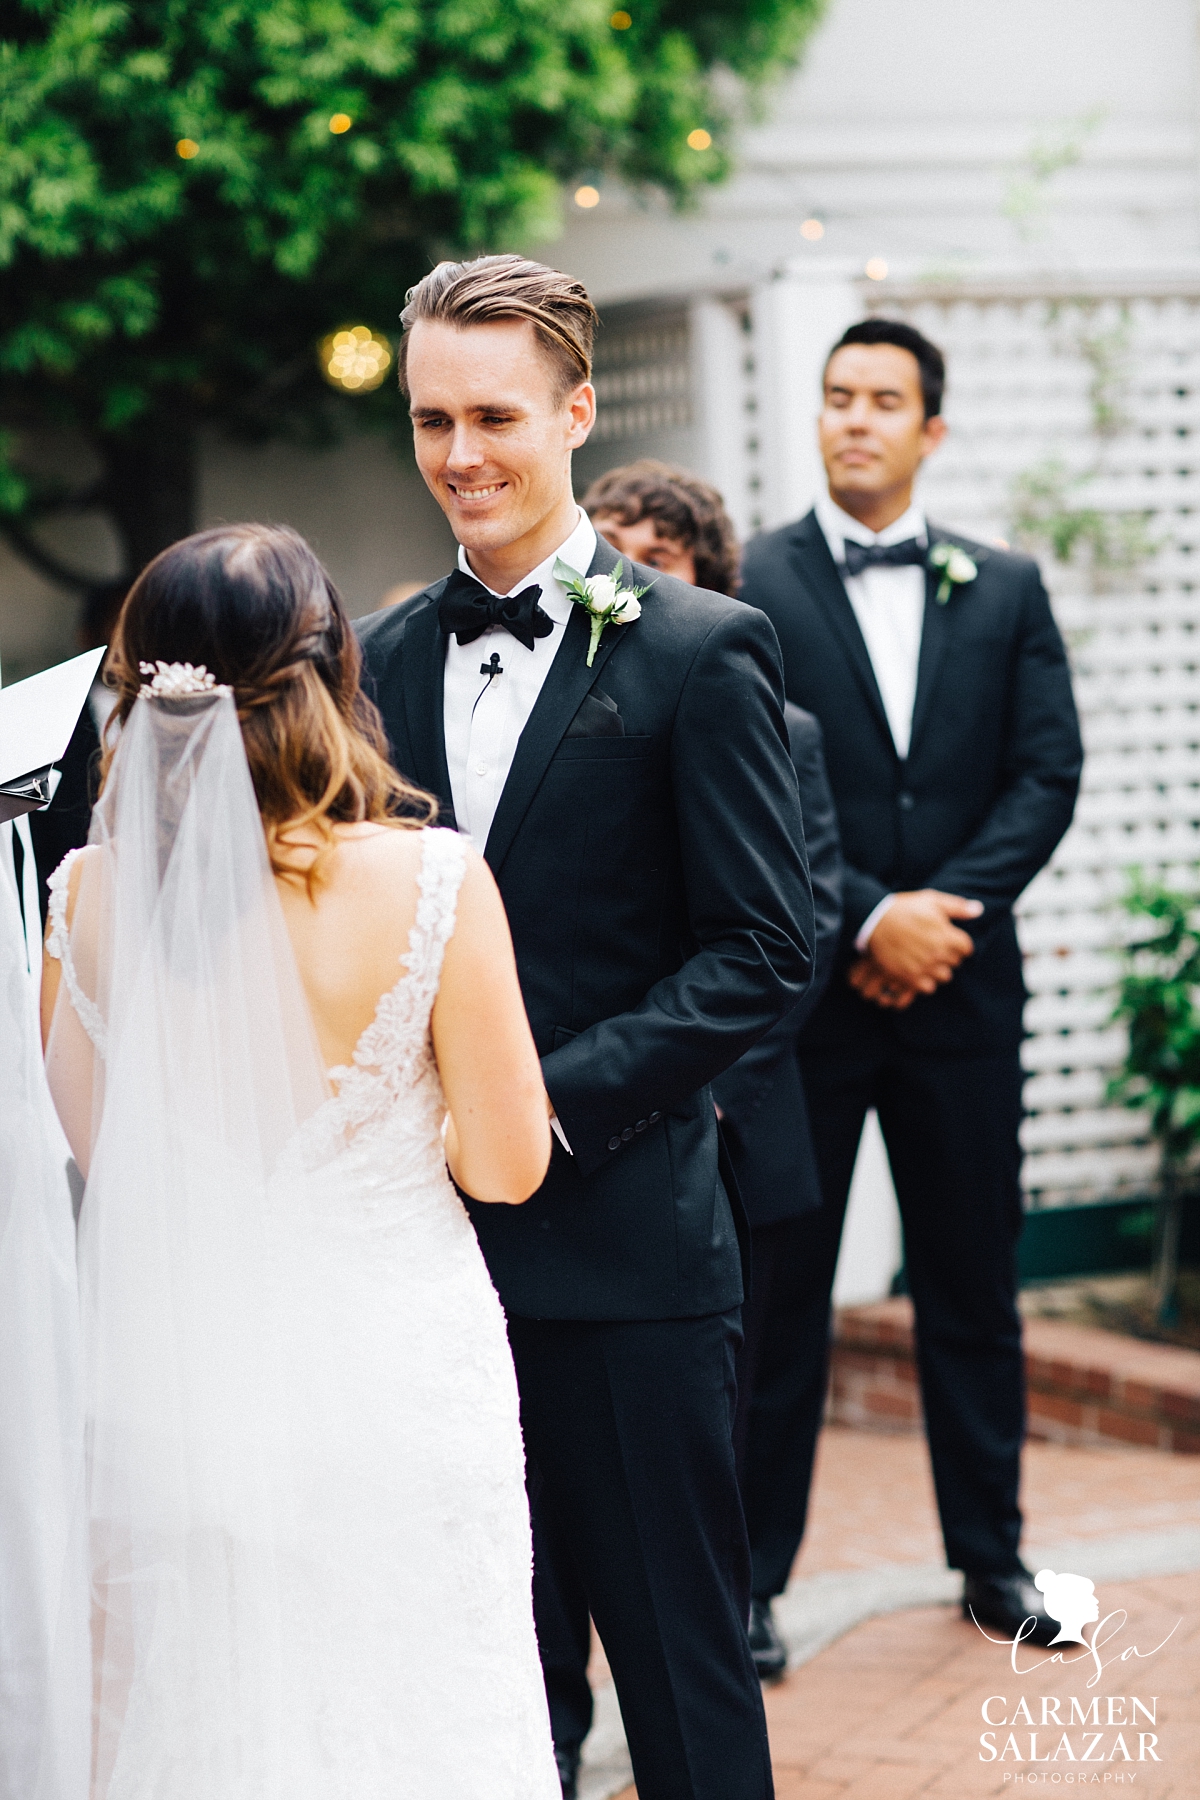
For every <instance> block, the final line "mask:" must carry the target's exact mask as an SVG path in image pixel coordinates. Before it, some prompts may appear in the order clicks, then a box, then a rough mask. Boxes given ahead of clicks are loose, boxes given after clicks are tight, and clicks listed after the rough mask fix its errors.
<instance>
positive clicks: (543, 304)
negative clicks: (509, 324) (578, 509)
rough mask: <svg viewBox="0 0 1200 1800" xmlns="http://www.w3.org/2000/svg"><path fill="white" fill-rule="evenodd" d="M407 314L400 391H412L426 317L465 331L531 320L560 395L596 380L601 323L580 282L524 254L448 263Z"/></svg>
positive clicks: (419, 291)
mask: <svg viewBox="0 0 1200 1800" xmlns="http://www.w3.org/2000/svg"><path fill="white" fill-rule="evenodd" d="M405 298H406V302H407V303H406V305H405V308H404V311H403V312H402V313H401V314H400V324H401V327H402V329H403V331H404V336H403V337H402V338H401V340H400V355H399V358H398V363H399V373H400V391H401V393H402V394H405V395H407V393H408V372H407V363H408V334H409V333H410V332H411V330H412V328H413V326H414V325H415V324H416V323H417V321H418V320H419V319H430V320H432V319H438V320H440V321H441V322H442V323H443V324H446V325H454V326H457V327H459V328H460V329H461V328H463V327H464V326H468V325H491V324H494V323H495V322H496V321H497V320H499V319H524V320H525V321H526V322H527V323H528V324H530V325H532V326H533V331H534V336H535V337H536V338H537V341H538V344H539V345H540V347H541V349H542V352H543V354H544V356H545V359H546V362H547V364H548V365H549V367H550V370H551V373H552V375H553V377H554V385H555V389H556V391H557V393H558V394H559V395H560V396H561V397H562V398H565V397H566V396H567V395H568V394H569V393H571V392H572V390H573V389H574V388H577V387H578V386H579V383H580V382H581V381H590V380H591V378H592V344H593V341H594V339H595V335H596V326H597V325H598V324H599V323H600V320H599V317H598V315H597V313H596V309H595V307H594V306H593V305H592V302H591V299H590V297H589V295H588V291H587V289H586V288H585V287H584V285H583V283H582V282H581V281H576V280H575V278H574V276H571V275H564V274H562V272H561V271H560V270H558V269H548V268H547V267H546V265H545V263H539V262H531V261H530V260H529V258H528V257H525V256H479V257H476V258H475V260H474V261H473V262H461V263H458V262H443V263H439V264H438V265H437V267H436V269H431V270H430V271H429V273H428V275H426V276H425V277H424V279H423V280H421V281H418V283H417V285H416V287H413V288H409V290H408V293H407V295H406V297H405Z"/></svg>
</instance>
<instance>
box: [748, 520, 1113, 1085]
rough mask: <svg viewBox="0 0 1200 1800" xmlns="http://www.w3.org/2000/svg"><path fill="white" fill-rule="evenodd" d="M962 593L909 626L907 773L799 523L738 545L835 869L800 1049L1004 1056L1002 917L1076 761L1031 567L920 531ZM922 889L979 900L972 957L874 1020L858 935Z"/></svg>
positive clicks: (1044, 852)
mask: <svg viewBox="0 0 1200 1800" xmlns="http://www.w3.org/2000/svg"><path fill="white" fill-rule="evenodd" d="M930 539H931V541H933V542H937V541H947V542H950V543H955V544H960V545H962V547H963V548H964V549H966V550H968V551H969V552H970V554H971V555H972V556H973V558H974V559H975V562H976V565H977V567H978V571H979V573H978V577H977V579H976V580H974V581H972V582H970V583H969V584H967V585H965V586H962V587H956V588H954V589H953V590H952V592H951V595H950V598H949V599H948V600H947V602H946V603H945V605H941V604H939V603H938V601H937V599H936V592H937V586H938V579H939V578H938V575H937V573H936V572H929V573H928V574H927V577H926V599H925V621H924V628H923V632H922V637H921V655H920V663H919V669H918V678H917V696H916V706H915V709H914V713H913V728H912V742H911V744H910V747H909V754H908V756H907V758H906V759H904V760H901V758H900V757H899V756H898V755H897V754H896V749H895V745H894V744H893V742H892V735H891V732H890V730H889V729H888V722H887V717H886V715H885V713H884V709H883V701H882V700H881V698H880V695H879V689H878V687H877V686H876V682H875V676H874V672H873V670H872V668H871V659H870V657H869V656H868V654H867V647H866V644H865V643H864V641H863V637H862V633H861V632H860V630H859V628H858V621H857V619H856V618H855V616H854V609H853V607H852V606H851V604H850V601H849V597H848V596H847V594H846V590H845V588H844V586H843V584H842V581H841V578H840V576H839V575H838V572H837V566H836V564H835V563H834V561H833V558H832V556H831V555H830V552H829V546H828V544H827V543H826V541H825V535H824V533H823V532H822V530H821V527H820V525H819V524H818V523H817V517H816V514H815V512H810V513H809V514H808V516H807V517H806V518H804V519H801V520H800V521H799V523H797V524H793V525H786V526H784V527H783V528H782V529H781V530H779V531H774V532H770V533H768V534H767V535H765V536H763V537H760V538H757V539H755V541H754V542H753V543H751V544H750V545H749V546H748V547H747V550H746V556H745V561H744V564H743V584H742V593H743V595H744V597H745V598H746V599H747V600H748V601H749V602H750V604H751V605H753V606H756V607H760V608H761V609H762V611H763V612H765V613H766V614H767V616H768V618H769V619H770V620H771V621H772V623H773V624H774V626H775V629H776V631H777V632H778V634H779V642H780V647H781V648H782V651H783V663H784V672H785V680H786V684H787V693H788V698H789V699H790V700H793V701H795V702H796V704H797V705H799V706H803V707H806V708H807V709H808V710H809V711H810V712H814V713H815V714H816V715H817V717H818V718H819V719H820V721H821V725H822V727H823V729H824V733H825V758H826V764H827V767H828V770H829V781H830V786H831V787H832V789H833V797H834V802H835V804H836V806H837V812H838V824H839V826H840V828H841V837H842V853H843V856H844V858H845V864H846V869H845V877H844V885H843V903H844V916H843V928H842V951H841V962H840V967H839V968H837V969H835V971H834V975H833V979H832V980H831V982H830V984H829V987H828V988H827V990H826V993H825V996H824V998H823V1000H822V1001H821V1003H820V1004H819V1005H818V1006H817V1008H816V1010H815V1012H814V1014H813V1016H812V1018H811V1019H810V1021H809V1023H808V1026H807V1027H806V1029H805V1033H804V1039H803V1045H804V1048H805V1050H806V1051H810V1050H815V1049H851V1048H854V1047H862V1046H865V1045H875V1046H877V1047H878V1046H881V1045H888V1044H899V1045H904V1046H906V1047H908V1048H909V1049H912V1050H920V1051H929V1052H934V1053H939V1052H940V1053H967V1054H971V1053H975V1054H985V1053H987V1054H991V1053H998V1052H1000V1051H1002V1050H1006V1049H1010V1048H1012V1047H1013V1046H1015V1045H1016V1044H1018V1043H1019V1042H1020V1039H1021V1035H1022V1023H1021V1015H1022V1009H1023V1005H1024V1001H1025V985H1024V981H1023V979H1022V975H1021V956H1020V951H1019V949H1018V946H1017V935H1016V929H1015V926H1014V923H1013V918H1012V906H1013V902H1014V901H1015V900H1016V899H1017V896H1018V895H1019V894H1020V893H1021V890H1022V889H1023V888H1024V887H1025V886H1026V885H1027V884H1028V883H1029V882H1030V881H1031V880H1032V879H1033V877H1034V876H1035V875H1036V874H1037V872H1038V870H1039V869H1040V868H1041V867H1042V866H1043V864H1044V863H1046V862H1047V860H1048V859H1049V857H1050V855H1051V852H1052V851H1053V849H1054V847H1055V845H1056V844H1057V843H1058V841H1059V839H1060V838H1061V837H1062V835H1063V832H1064V831H1065V830H1066V828H1067V826H1068V825H1069V824H1070V821H1071V814H1072V812H1073V810H1074V806H1075V796H1076V793H1077V791H1078V787H1079V775H1080V770H1081V768H1082V765H1083V747H1082V744H1081V742H1080V737H1079V723H1078V720H1077V718H1076V714H1075V703H1074V700H1073V698H1072V695H1071V680H1070V672H1069V670H1068V666H1067V657H1066V651H1065V649H1064V648H1063V642H1062V638H1061V637H1060V636H1059V632H1058V628H1057V626H1056V625H1055V623H1054V618H1053V615H1052V613H1051V611H1050V602H1049V600H1048V598H1047V596H1046V590H1045V588H1044V587H1043V586H1042V582H1041V577H1040V575H1039V573H1038V569H1037V565H1036V563H1034V562H1033V561H1031V559H1030V558H1028V557H1025V556H1016V555H1012V554H1010V553H1009V552H1007V551H1002V550H996V549H992V548H991V547H989V546H987V545H981V544H974V543H972V542H971V541H970V540H969V539H966V538H962V537H960V536H958V535H957V534H956V533H954V532H947V531H943V530H942V528H941V527H940V526H939V527H935V526H932V525H931V526H930ZM921 887H935V888H941V889H943V890H945V891H947V892H949V893H953V894H962V895H964V896H965V897H966V898H968V899H974V900H981V901H982V902H983V904H984V908H985V910H984V913H983V916H982V918H981V919H979V920H978V921H976V922H974V923H972V924H969V925H968V926H967V927H966V928H967V929H968V930H970V932H971V935H972V936H973V938H974V940H975V954H974V955H973V956H970V957H968V958H967V960H966V961H965V962H964V963H962V964H961V965H960V967H959V969H958V971H957V972H956V974H955V976H954V978H953V980H952V981H950V982H948V983H947V984H946V985H945V986H944V987H941V988H939V989H938V991H937V993H936V994H932V995H929V996H928V997H926V996H919V997H918V998H917V999H916V1000H915V1001H914V1002H913V1004H912V1006H911V1007H909V1008H908V1009H907V1010H906V1011H904V1012H900V1013H895V1012H885V1011H883V1010H882V1009H881V1008H879V1007H877V1006H873V1005H871V1004H870V1003H868V1002H867V1001H864V1000H861V999H860V998H859V997H858V995H857V994H856V993H855V992H854V991H853V989H852V988H850V987H849V986H848V985H847V982H846V979H845V968H846V965H847V964H848V963H849V960H850V957H851V955H852V953H853V943H854V938H855V936H856V935H857V933H858V931H859V928H860V927H861V925H862V923H863V921H864V919H865V918H866V917H867V915H868V914H869V913H870V912H871V911H872V909H873V908H874V907H875V905H876V904H877V903H878V901H880V900H881V899H882V898H883V896H884V895H885V894H887V893H890V892H893V891H895V890H898V889H909V888H921Z"/></svg>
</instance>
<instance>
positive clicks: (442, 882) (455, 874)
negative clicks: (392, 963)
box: [400, 829, 467, 1007]
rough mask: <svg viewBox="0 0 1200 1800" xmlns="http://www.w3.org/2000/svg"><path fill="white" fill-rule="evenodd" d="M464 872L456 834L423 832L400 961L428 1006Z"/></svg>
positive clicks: (461, 844) (463, 849) (462, 848)
mask: <svg viewBox="0 0 1200 1800" xmlns="http://www.w3.org/2000/svg"><path fill="white" fill-rule="evenodd" d="M466 872H467V846H466V840H465V839H464V838H462V837H460V836H459V834H458V832H456V831H441V830H436V829H434V830H427V831H426V832H425V841H424V843H423V844H422V846H421V868H420V873H419V874H418V876H417V916H416V918H415V919H414V921H413V927H412V930H411V932H410V933H409V938H408V950H407V952H406V953H405V954H404V955H403V956H402V957H401V958H400V961H401V962H402V963H403V965H404V967H405V968H406V969H407V970H408V977H409V981H410V982H411V983H412V984H413V987H414V989H415V990H416V991H417V992H419V993H420V994H421V995H422V997H423V998H425V999H427V1000H428V1002H429V1005H430V1007H432V1005H433V1001H434V997H435V996H436V994H437V990H438V983H439V982H440V981H441V978H442V959H443V957H444V956H445V954H446V945H447V944H448V943H449V942H450V939H451V938H452V937H453V935H454V920H455V915H456V913H457V911H458V890H459V888H460V887H461V886H462V881H463V876H464V875H465V874H466ZM414 998H415V994H414Z"/></svg>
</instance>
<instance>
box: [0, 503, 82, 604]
mask: <svg viewBox="0 0 1200 1800" xmlns="http://www.w3.org/2000/svg"><path fill="white" fill-rule="evenodd" d="M0 532H2V533H3V534H4V536H5V537H6V538H7V539H8V542H9V543H10V545H11V546H12V548H13V549H14V550H15V551H16V553H17V555H18V556H19V557H21V558H23V560H24V561H25V562H27V563H28V564H29V565H30V567H31V568H33V569H36V570H37V572H38V574H39V575H44V576H45V577H46V579H47V580H48V581H53V582H54V583H55V585H56V586H58V587H65V588H74V590H75V592H76V593H78V594H86V593H87V591H88V589H89V588H94V587H99V586H100V585H101V583H102V582H104V581H106V580H107V579H108V577H107V576H104V575H85V574H84V573H83V571H82V570H81V569H72V568H69V567H68V565H67V564H66V563H64V562H60V561H59V560H58V558H57V556H54V555H52V554H51V552H50V551H49V550H43V549H42V546H41V545H40V544H39V543H38V542H37V541H36V539H34V538H33V537H31V536H30V534H29V533H28V532H27V531H26V530H25V528H24V526H22V525H18V524H17V523H16V521H15V520H13V519H0Z"/></svg>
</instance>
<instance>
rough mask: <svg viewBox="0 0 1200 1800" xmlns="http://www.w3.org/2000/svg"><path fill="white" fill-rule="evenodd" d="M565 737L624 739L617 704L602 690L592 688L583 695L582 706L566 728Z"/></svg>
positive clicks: (623, 723)
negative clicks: (588, 692)
mask: <svg viewBox="0 0 1200 1800" xmlns="http://www.w3.org/2000/svg"><path fill="white" fill-rule="evenodd" d="M566 735H567V736H568V737H569V738H573V737H593V738H594V737H624V736H625V721H624V720H623V719H622V717H621V715H620V713H619V712H618V711H617V703H616V701H615V700H614V699H612V697H611V696H610V695H608V694H606V693H605V692H604V689H603V688H593V689H592V691H591V693H590V694H585V695H584V697H583V704H582V706H581V707H580V708H579V711H578V712H577V713H576V714H575V717H574V718H573V719H572V720H571V723H570V724H569V725H568V727H567V732H566Z"/></svg>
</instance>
